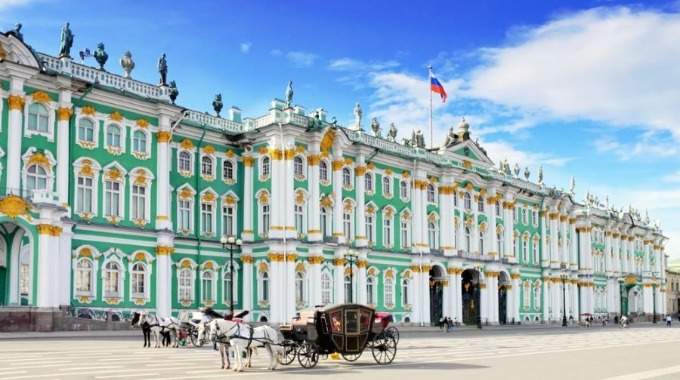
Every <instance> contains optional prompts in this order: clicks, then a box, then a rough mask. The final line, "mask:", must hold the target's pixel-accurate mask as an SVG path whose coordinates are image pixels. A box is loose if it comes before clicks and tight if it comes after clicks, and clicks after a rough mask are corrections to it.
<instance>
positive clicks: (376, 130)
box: [371, 117, 380, 137]
mask: <svg viewBox="0 0 680 380" xmlns="http://www.w3.org/2000/svg"><path fill="white" fill-rule="evenodd" d="M371 130H372V131H373V136H375V137H380V123H379V122H378V119H377V118H375V117H374V118H373V119H371Z"/></svg>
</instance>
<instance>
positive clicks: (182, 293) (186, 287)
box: [179, 268, 194, 301]
mask: <svg viewBox="0 0 680 380" xmlns="http://www.w3.org/2000/svg"><path fill="white" fill-rule="evenodd" d="M191 277H192V276H191V269H189V268H184V269H182V270H180V271H179V299H180V301H192V300H193V299H194V286H193V281H192V278H191Z"/></svg>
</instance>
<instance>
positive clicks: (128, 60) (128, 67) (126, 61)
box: [120, 50, 135, 78]
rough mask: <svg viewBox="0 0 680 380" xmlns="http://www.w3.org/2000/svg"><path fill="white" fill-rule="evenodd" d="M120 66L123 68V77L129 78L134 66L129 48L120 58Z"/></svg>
mask: <svg viewBox="0 0 680 380" xmlns="http://www.w3.org/2000/svg"><path fill="white" fill-rule="evenodd" d="M120 67H122V68H123V73H124V74H123V77H125V78H131V75H130V74H131V73H132V70H133V69H134V68H135V61H134V60H133V59H132V53H130V51H129V50H128V51H126V52H125V54H123V56H122V57H121V58H120Z"/></svg>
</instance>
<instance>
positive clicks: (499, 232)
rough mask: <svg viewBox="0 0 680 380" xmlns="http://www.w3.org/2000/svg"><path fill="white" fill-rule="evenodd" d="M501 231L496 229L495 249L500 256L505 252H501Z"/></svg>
mask: <svg viewBox="0 0 680 380" xmlns="http://www.w3.org/2000/svg"><path fill="white" fill-rule="evenodd" d="M503 246H504V244H503V232H502V231H497V232H496V251H498V255H499V256H500V257H503V255H504V254H505V252H503Z"/></svg>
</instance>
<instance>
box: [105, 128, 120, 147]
mask: <svg viewBox="0 0 680 380" xmlns="http://www.w3.org/2000/svg"><path fill="white" fill-rule="evenodd" d="M106 145H107V146H109V147H110V148H120V147H121V145H120V127H119V126H117V125H116V124H109V125H108V127H106Z"/></svg>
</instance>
